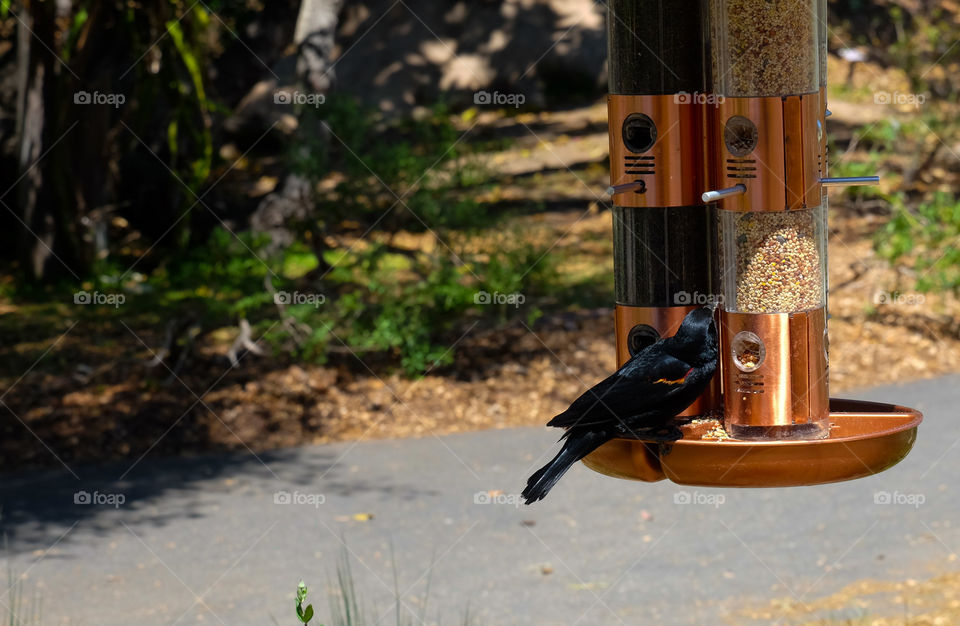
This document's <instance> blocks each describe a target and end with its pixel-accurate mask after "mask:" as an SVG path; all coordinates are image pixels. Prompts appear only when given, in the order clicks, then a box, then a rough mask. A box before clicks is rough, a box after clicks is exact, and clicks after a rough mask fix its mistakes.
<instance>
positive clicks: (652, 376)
mask: <svg viewBox="0 0 960 626" xmlns="http://www.w3.org/2000/svg"><path fill="white" fill-rule="evenodd" d="M638 357H639V358H637V359H634V360H633V361H630V362H629V363H627V364H626V365H625V366H624V367H622V368H621V369H620V370H618V371H617V372H616V373H614V374H613V375H611V376H609V377H608V378H606V379H604V380H602V381H600V382H599V383H598V384H597V385H595V386H594V387H591V388H590V389H588V390H587V391H586V392H584V393H583V395H581V396H580V397H579V398H577V399H576V400H574V401H573V404H571V405H570V408H568V409H567V410H566V411H564V412H563V413H561V414H559V415H557V416H556V417H554V418H553V419H552V420H550V421H549V422H548V423H547V426H556V427H560V428H569V427H572V426H595V425H600V424H611V423H613V424H616V423H617V422H619V420H622V419H625V418H627V417H631V416H634V415H640V414H643V413H645V412H647V411H649V410H655V409H656V407H657V406H658V405H659V404H660V403H661V402H662V401H663V400H664V399H665V398H667V397H669V396H670V395H672V394H673V393H676V392H678V391H679V390H680V389H681V388H682V386H683V383H684V382H685V381H686V377H687V376H688V375H689V374H690V372H691V371H692V370H693V368H692V367H691V366H690V365H689V364H688V363H685V362H683V361H681V360H680V359H677V358H676V357H673V356H670V355H669V354H666V353H665V352H659V351H658V352H656V353H653V354H641V355H638ZM644 357H646V358H644Z"/></svg>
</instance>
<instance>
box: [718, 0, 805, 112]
mask: <svg viewBox="0 0 960 626" xmlns="http://www.w3.org/2000/svg"><path fill="white" fill-rule="evenodd" d="M705 1H706V2H707V3H708V4H709V10H710V31H711V33H710V38H711V55H712V70H713V89H714V91H716V92H717V93H719V94H722V95H724V96H727V97H757V96H763V97H767V96H788V95H799V94H806V93H814V92H816V91H817V90H818V89H819V88H820V68H821V63H820V58H819V57H820V46H819V41H818V40H819V39H820V32H821V27H820V25H819V22H820V19H819V13H820V7H819V6H818V5H819V2H820V0H705Z"/></svg>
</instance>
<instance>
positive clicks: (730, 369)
mask: <svg viewBox="0 0 960 626" xmlns="http://www.w3.org/2000/svg"><path fill="white" fill-rule="evenodd" d="M719 226H720V241H721V245H720V247H721V254H722V257H723V260H722V269H721V290H722V294H723V303H722V304H723V310H722V313H721V327H722V328H721V335H722V338H721V344H722V345H721V348H722V353H721V359H722V361H723V378H724V390H725V391H724V414H725V425H726V428H727V431H728V432H730V433H731V435H733V436H734V437H737V438H740V439H758V440H769V439H820V438H823V437H826V436H827V435H828V434H829V396H828V393H827V354H826V268H827V264H826V212H825V209H824V207H822V206H821V207H816V208H812V209H801V210H793V211H757V212H743V211H724V210H721V211H719Z"/></svg>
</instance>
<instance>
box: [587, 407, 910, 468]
mask: <svg viewBox="0 0 960 626" xmlns="http://www.w3.org/2000/svg"><path fill="white" fill-rule="evenodd" d="M922 420H923V416H922V415H921V414H920V412H919V411H916V410H914V409H909V408H906V407H902V406H896V405H893V404H882V403H879V402H864V401H860V400H840V399H836V398H831V399H830V436H829V437H828V438H826V439H818V440H814V441H769V442H758V441H738V440H734V439H726V440H722V441H720V440H714V439H708V440H705V439H701V437H702V436H703V435H704V434H705V433H706V431H707V428H708V426H707V425H705V424H688V425H685V426H683V427H681V429H682V430H683V434H684V436H683V439H681V440H679V441H675V442H673V443H670V444H656V443H649V442H644V441H638V440H631V439H615V440H613V441H611V442H609V443H607V444H604V445H603V446H601V447H600V448H598V449H597V450H595V451H594V452H593V453H591V454H590V455H588V456H587V457H586V458H585V459H583V463H584V465H586V466H587V467H589V468H590V469H592V470H594V471H597V472H600V473H601V474H606V475H608V476H615V477H617V478H627V479H632V480H642V481H646V482H654V481H657V480H662V479H664V478H669V479H670V480H671V481H673V482H675V483H678V484H681V485H695V486H702V487H797V486H802V485H820V484H824V483H835V482H840V481H844V480H853V479H855V478H863V477H865V476H870V475H872V474H877V473H879V472H882V471H884V470H886V469H889V468H891V467H893V466H894V465H896V464H897V463H899V462H900V461H901V460H902V459H903V458H904V457H905V456H907V454H908V453H909V452H910V449H911V448H913V443H914V441H916V438H917V427H918V426H919V425H920V422H921V421H922ZM653 459H659V465H660V471H659V472H658V471H657V470H656V468H655V467H652V466H651V464H650V463H649V461H650V460H653Z"/></svg>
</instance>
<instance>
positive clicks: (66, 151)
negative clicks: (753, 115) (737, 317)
mask: <svg viewBox="0 0 960 626" xmlns="http://www.w3.org/2000/svg"><path fill="white" fill-rule="evenodd" d="M306 4H311V3H304V5H306ZM312 4H314V5H323V6H320V9H319V10H321V11H327V12H328V13H331V14H332V15H334V16H336V17H337V22H335V25H334V26H332V27H329V28H326V30H324V29H322V28H321V29H319V30H316V32H313V31H311V32H308V33H307V36H306V37H304V36H302V33H301V34H298V30H299V27H298V23H299V22H300V21H302V20H303V9H304V6H301V3H300V2H292V1H290V0H286V1H280V2H276V3H265V2H255V1H248V2H244V3H226V2H213V1H211V2H200V3H190V2H181V1H170V0H165V1H161V0H147V1H137V2H118V1H101V0H77V1H73V2H49V1H29V2H28V1H24V0H19V1H18V0H3V2H2V4H0V31H2V34H3V42H4V43H3V46H2V47H0V72H2V75H3V77H4V79H3V83H2V84H3V88H2V90H0V100H2V108H3V110H4V111H5V112H4V114H3V116H2V118H0V132H2V153H0V159H2V164H3V167H2V170H0V190H3V191H5V193H4V194H3V196H0V241H2V244H3V248H2V249H3V253H2V262H3V273H4V276H5V278H4V280H3V283H2V290H3V294H4V296H5V297H6V298H9V299H10V301H12V302H15V303H20V304H26V303H32V305H34V306H35V307H36V308H35V310H36V311H38V312H42V311H43V310H45V309H44V307H45V306H47V305H48V304H49V305H50V307H53V308H48V309H46V310H48V311H53V310H57V309H56V306H55V305H59V304H62V303H64V302H65V301H67V300H68V299H69V298H70V294H72V293H74V292H75V291H77V290H78V289H81V288H82V289H86V290H91V291H92V290H99V291H102V292H123V293H126V294H129V295H130V296H131V297H129V298H128V304H127V305H126V306H125V307H124V309H123V316H124V319H127V318H128V317H129V316H131V315H137V316H140V319H141V320H142V321H143V322H144V323H145V324H151V325H154V326H155V327H157V328H158V329H159V328H164V327H166V328H167V329H168V331H169V332H167V333H166V335H167V339H166V342H165V343H166V345H165V346H164V348H165V349H166V351H167V352H170V351H171V350H172V346H175V345H180V344H183V345H186V343H190V342H193V341H194V340H195V339H197V338H201V339H202V338H203V337H204V336H207V335H209V334H211V333H213V332H214V331H215V330H216V329H219V328H222V327H234V326H238V325H239V324H240V321H241V320H244V321H247V322H249V324H250V325H251V327H252V329H253V335H254V336H256V337H260V336H264V337H265V338H266V339H267V343H269V344H270V345H271V346H273V348H274V350H275V351H277V352H280V353H285V354H288V355H289V356H290V358H293V359H301V360H310V361H316V362H324V361H326V360H327V359H330V358H340V357H341V356H348V355H349V354H351V353H354V354H362V355H363V360H364V362H369V363H373V364H376V365H377V366H383V367H385V368H387V369H390V368H400V369H402V370H403V371H404V372H406V373H407V374H410V375H417V374H421V373H423V372H426V371H429V370H431V369H432V368H434V367H442V366H444V365H446V364H449V363H451V362H452V360H453V358H454V355H455V353H456V348H455V347H453V348H451V347H450V346H451V345H453V344H454V343H455V341H456V339H457V337H458V336H460V335H461V334H462V333H463V332H464V331H465V330H466V329H467V328H470V327H472V325H475V324H483V325H484V326H485V327H497V326H498V325H503V324H505V323H507V322H509V321H510V320H515V319H516V320H524V323H532V321H533V320H534V319H536V318H537V317H538V316H540V315H542V314H543V313H544V312H545V311H551V310H566V309H569V308H571V307H573V308H575V307H578V306H597V305H603V304H606V305H609V304H610V303H611V302H612V289H611V287H612V279H611V278H610V277H609V275H608V269H607V267H608V266H607V265H606V264H604V265H599V266H598V265H596V264H592V265H591V264H590V263H582V262H581V263H579V264H577V263H573V264H572V265H571V259H570V258H568V256H569V252H568V251H567V249H566V248H564V249H561V248H560V247H558V246H556V245H555V243H554V238H552V237H549V236H542V233H541V232H539V231H538V226H537V223H536V222H535V221H531V220H529V219H523V218H524V217H528V216H530V215H534V214H536V213H538V212H540V211H542V210H543V209H544V204H543V202H542V201H539V200H534V201H531V200H529V199H523V200H514V201H511V200H509V199H507V200H504V197H505V194H504V193H503V187H504V183H505V181H504V177H503V176H502V175H501V174H499V173H498V172H497V171H496V170H495V168H493V167H492V166H491V160H490V159H489V158H486V157H487V155H489V154H490V153H496V152H503V151H510V150H511V149H512V148H514V143H515V137H514V136H511V135H510V133H497V132H495V131H490V130H489V129H490V128H496V123H497V122H496V120H497V119H504V120H510V119H513V118H516V119H518V120H520V123H521V124H523V125H526V124H527V122H525V121H523V120H524V119H526V118H524V116H530V115H531V113H536V112H538V111H541V110H554V111H557V110H564V109H567V108H570V107H574V106H580V105H582V104H583V103H584V102H585V101H586V102H593V101H596V100H597V98H598V97H600V95H601V94H602V92H603V88H604V87H603V81H604V78H603V76H602V75H599V76H596V77H591V76H590V73H589V72H586V71H579V70H577V69H576V68H573V67H571V69H569V71H565V70H564V66H563V65H558V64H557V63H556V62H551V60H550V59H547V61H546V62H544V63H543V67H542V68H538V71H537V72H536V73H534V74H535V75H533V80H534V81H535V86H534V87H530V88H529V89H530V90H535V91H537V93H538V94H540V95H539V97H537V96H535V95H531V96H530V97H528V99H527V100H528V102H527V104H526V105H525V107H524V108H523V109H521V110H517V109H506V110H501V111H499V112H495V113H494V114H493V121H492V122H490V121H489V120H488V123H487V124H484V125H482V126H481V127H480V128H481V130H479V131H474V128H475V126H476V125H477V123H478V120H479V116H480V115H481V114H490V112H489V111H481V110H478V108H477V107H476V106H474V105H473V102H472V100H471V96H472V93H473V89H467V88H463V87H462V86H460V87H458V86H457V85H453V86H449V87H443V86H442V85H441V86H440V87H436V85H431V88H434V87H436V89H439V91H440V95H439V97H438V98H432V97H426V96H425V97H423V98H420V101H417V100H416V99H415V101H414V102H410V101H409V100H404V101H403V102H402V104H403V106H386V107H385V106H383V103H382V102H375V101H371V99H370V98H365V97H364V96H365V93H366V90H367V87H368V85H364V84H353V83H349V82H344V81H341V82H336V81H335V80H334V76H336V75H337V72H338V70H337V68H336V67H335V66H336V63H335V62H334V60H333V56H334V55H333V51H334V50H337V51H339V52H340V53H342V52H344V49H345V48H347V44H349V43H355V42H354V41H353V40H351V39H350V36H353V37H354V38H355V37H356V35H355V34H354V35H343V34H342V33H340V31H339V30H338V28H346V26H344V25H349V23H350V20H351V19H353V18H354V17H355V15H354V13H351V11H356V10H357V8H356V6H353V7H351V6H341V5H340V4H339V3H337V2H327V3H312ZM348 5H349V3H348ZM477 10H479V9H477ZM830 11H831V29H832V32H831V36H830V47H831V52H832V53H833V55H834V56H835V57H836V55H838V54H840V53H841V52H842V50H841V49H849V48H854V47H857V46H859V47H861V48H862V49H863V50H865V51H866V59H867V62H869V63H871V64H874V65H875V66H877V67H880V68H883V69H884V70H886V69H891V70H893V69H896V70H897V71H898V72H900V71H902V75H903V76H904V77H905V79H906V81H907V84H906V85H905V88H906V89H908V90H909V91H910V92H911V93H914V94H924V96H925V99H926V100H925V103H924V104H923V106H922V107H916V109H915V110H914V111H906V112H905V113H904V114H902V115H901V114H894V115H891V116H889V117H888V118H885V119H882V120H879V121H875V122H871V123H865V124H864V125H863V126H861V127H859V128H853V129H852V131H851V132H850V133H847V134H846V135H842V134H841V136H833V137H831V152H832V159H831V162H832V163H833V170H832V175H836V176H847V175H862V174H870V173H874V172H878V171H879V172H880V173H881V174H883V175H884V176H885V178H886V179H887V180H893V181H894V183H893V184H888V185H884V186H883V187H880V188H876V189H873V188H862V187H855V188H850V189H848V190H847V191H845V192H844V193H845V194H846V196H845V199H844V202H847V201H849V202H850V203H851V204H852V206H853V207H854V208H855V209H856V210H858V211H864V212H873V213H878V214H882V215H884V216H886V217H887V218H888V219H887V221H886V223H885V226H883V227H882V228H880V229H879V230H877V232H876V233H875V235H874V243H875V247H876V250H877V252H878V253H879V254H880V255H882V256H883V257H884V258H886V259H888V260H889V261H890V262H891V263H894V264H897V265H898V266H900V267H903V268H906V269H907V270H908V271H911V272H914V273H915V274H916V275H917V276H919V279H918V280H917V281H916V286H917V288H919V289H941V290H953V291H956V290H958V289H960V272H958V270H957V269H956V268H957V266H958V265H957V261H958V260H960V259H958V258H957V255H958V254H960V252H957V249H958V248H957V246H956V244H957V240H958V237H960V203H958V200H957V198H956V194H955V192H954V191H953V187H952V186H951V182H950V176H942V175H940V173H938V172H937V169H938V168H942V166H941V165H940V164H939V163H940V160H941V159H942V158H943V156H944V154H947V156H951V155H952V157H953V158H954V165H956V162H955V161H956V159H955V157H956V153H955V152H954V149H955V148H954V146H955V141H956V137H957V132H956V131H957V121H956V120H957V117H956V115H955V114H952V113H947V112H952V111H953V110H954V109H953V108H952V107H955V106H956V105H957V94H958V84H957V80H958V79H957V76H958V72H957V67H958V64H960V46H958V45H957V41H958V38H960V18H958V13H957V11H956V7H954V6H953V5H952V4H950V3H946V2H935V1H927V0H912V1H905V0H904V1H894V2H881V1H871V0H845V1H837V2H831V3H830ZM298 16H299V17H298ZM336 24H339V25H340V26H339V27H338V26H337V25H336ZM27 26H29V30H30V32H32V35H29V34H24V32H23V31H24V29H25V27H27ZM328 31H329V32H328ZM600 32H602V27H601V28H600ZM18 33H20V35H19V36H18ZM312 35H317V36H319V37H320V38H321V43H320V44H316V42H313V44H316V46H315V47H317V49H320V52H319V53H317V54H319V56H320V57H323V56H324V55H325V54H326V55H327V56H328V58H325V59H323V58H322V59H321V61H320V64H319V67H317V66H316V64H314V65H313V66H311V65H310V62H311V58H312V57H309V55H308V53H310V51H311V49H310V45H308V44H311V40H310V36H312ZM324 37H326V39H323V38H324ZM341 38H344V39H345V41H342V42H340V39H341ZM465 38H466V37H465ZM323 41H327V43H326V44H324V43H323ZM313 44H311V45H313ZM325 45H326V46H327V47H326V48H324V46H325ZM584 45H586V44H584ZM313 51H314V52H316V50H313ZM308 57H309V58H308ZM313 60H314V61H315V60H316V59H313ZM517 74H518V75H519V72H518V73H517ZM526 74H527V73H526V72H525V73H524V74H523V75H521V76H520V78H525V77H526ZM851 75H852V73H851ZM496 80H497V79H494V82H492V83H491V84H490V85H489V87H490V88H494V87H497V86H500V85H498V84H497V83H496ZM441 82H442V81H441ZM264 85H265V86H266V87H263V86H264ZM258 88H259V91H258ZM281 88H288V89H291V90H296V89H301V90H305V91H307V92H311V93H318V92H319V93H322V94H323V96H324V98H325V100H324V102H323V104H322V105H320V106H311V105H310V104H297V105H293V106H288V107H286V109H284V110H283V111H281V112H277V110H276V109H277V107H276V106H272V107H271V105H272V104H275V102H273V103H272V102H271V100H270V98H271V97H272V96H273V95H274V94H275V92H276V90H277V89H281ZM424 88H426V87H424ZM264 89H266V90H267V91H264ZM831 89H832V90H833V91H832V93H837V94H840V96H841V97H843V98H844V99H848V100H851V101H854V102H856V101H857V100H858V99H859V100H865V101H869V99H871V98H872V97H873V92H872V91H871V90H870V89H869V88H865V87H864V86H862V85H860V86H857V85H856V84H854V82H853V81H848V84H838V85H835V86H831ZM81 92H83V93H89V94H123V96H124V102H123V103H122V104H120V105H118V106H95V105H85V104H83V103H82V102H79V101H78V100H77V94H78V93H81ZM264 93H266V97H264ZM431 93H432V92H431ZM258 94H259V95H258ZM258 97H259V100H257V98H258ZM251 102H254V104H256V102H260V103H261V104H262V103H263V102H265V103H266V104H265V105H264V106H265V107H266V108H263V107H261V108H260V109H257V108H256V106H254V105H252V104H251ZM394 104H397V103H394ZM531 123H532V122H531ZM515 156H516V157H517V158H523V157H524V152H523V151H519V153H518V154H517V155H515ZM897 159H901V160H902V159H906V160H907V163H906V164H903V165H902V166H897V167H896V168H894V167H892V166H891V165H890V164H891V162H892V161H896V160H897ZM605 162H606V161H605V159H604V158H601V159H598V160H597V167H599V168H600V169H601V171H600V172H599V175H598V173H597V172H596V171H594V172H593V179H592V180H602V178H603V177H604V173H603V171H602V168H603V167H605ZM510 182H516V181H515V180H513V179H511V181H510ZM527 184H531V185H541V186H549V185H550V184H552V181H551V180H545V179H544V178H543V177H541V176H540V175H538V176H537V177H534V178H532V179H531V180H529V181H527ZM565 184H570V183H565ZM574 184H575V183H574ZM601 189H602V187H601V186H599V185H597V186H596V189H595V191H594V192H592V193H594V194H599V192H600V190H601ZM507 195H509V194H507ZM541 230H542V229H541ZM572 266H576V267H577V268H578V269H576V270H571V269H570V268H571V267H572ZM481 291H484V292H489V293H499V294H511V293H522V294H523V295H524V297H525V304H524V306H522V307H516V306H510V305H500V306H496V305H495V306H477V304H476V302H475V296H476V295H477V294H478V293H479V292H481ZM283 294H300V295H303V294H306V295H311V294H312V295H313V296H315V297H314V299H313V300H311V301H305V302H299V303H298V302H297V300H296V297H297V296H296V295H294V296H291V298H292V299H291V300H290V301H289V302H284V296H283ZM320 296H322V298H323V302H322V304H318V303H317V302H316V297H320ZM91 315H97V316H106V317H109V316H119V315H120V313H119V312H117V311H116V310H110V309H109V308H103V309H98V310H97V311H96V313H91ZM185 342H186V343H185ZM338 355H339V356H338Z"/></svg>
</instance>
